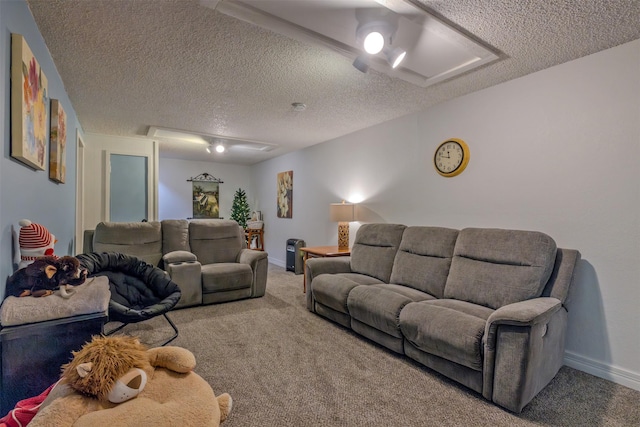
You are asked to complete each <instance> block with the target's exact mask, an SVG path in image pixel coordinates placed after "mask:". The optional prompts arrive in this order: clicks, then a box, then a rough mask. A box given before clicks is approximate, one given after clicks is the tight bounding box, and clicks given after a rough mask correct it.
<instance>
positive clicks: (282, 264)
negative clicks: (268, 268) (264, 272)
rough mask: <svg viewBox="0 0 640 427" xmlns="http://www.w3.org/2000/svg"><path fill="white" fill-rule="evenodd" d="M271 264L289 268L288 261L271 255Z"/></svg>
mask: <svg viewBox="0 0 640 427" xmlns="http://www.w3.org/2000/svg"><path fill="white" fill-rule="evenodd" d="M269 264H273V265H277V266H278V267H282V268H287V263H286V262H284V261H282V260H279V259H274V258H272V257H269Z"/></svg>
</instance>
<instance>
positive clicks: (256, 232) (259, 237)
mask: <svg viewBox="0 0 640 427" xmlns="http://www.w3.org/2000/svg"><path fill="white" fill-rule="evenodd" d="M244 233H245V235H246V236H247V248H249V249H251V241H252V240H253V238H254V237H255V238H256V250H258V251H264V229H262V228H260V229H258V228H247V229H246V230H244Z"/></svg>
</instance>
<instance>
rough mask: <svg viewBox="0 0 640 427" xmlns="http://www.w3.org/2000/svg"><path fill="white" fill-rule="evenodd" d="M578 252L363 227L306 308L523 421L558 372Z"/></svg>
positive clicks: (536, 235)
mask: <svg viewBox="0 0 640 427" xmlns="http://www.w3.org/2000/svg"><path fill="white" fill-rule="evenodd" d="M579 259H580V253H579V252H578V251H575V250H569V249H560V248H557V247H556V243H555V242H554V241H553V239H552V238H551V237H549V236H547V235H546V234H543V233H540V232H532V231H515V230H501V229H481V228H467V229H464V230H461V231H458V230H453V229H448V228H438V227H407V226H404V225H398V224H364V225H362V226H361V227H360V229H359V230H358V232H357V234H356V239H355V243H354V246H353V248H352V251H351V257H342V258H312V259H309V260H308V261H307V263H306V269H305V274H306V275H307V277H306V280H307V284H309V290H308V291H307V295H306V298H307V308H308V309H309V310H310V311H312V312H315V313H317V314H319V315H321V316H323V317H326V318H327V319H330V320H332V321H334V322H337V323H339V324H341V325H343V326H345V327H347V328H350V329H352V330H353V331H355V332H357V333H358V334H360V335H362V336H364V337H367V338H369V339H371V340H373V341H375V342H377V343H378V344H381V345H383V346H385V347H387V348H389V349H391V350H393V351H395V352H397V353H400V354H404V355H406V356H408V357H410V358H411V359H414V360H416V361H417V362H419V363H421V364H422V365H424V366H427V367H429V368H431V369H434V370H435V371H438V372H440V373H441V374H443V375H445V376H447V377H449V378H451V379H453V380H455V381H457V382H459V383H461V384H463V385H465V386H467V387H469V388H471V389H472V390H475V391H476V392H478V393H481V394H482V395H483V396H484V397H485V398H486V399H488V400H490V401H493V402H494V403H496V404H498V405H500V406H502V407H504V408H506V409H509V410H510V411H513V412H516V413H519V412H520V411H521V410H522V408H523V407H524V406H525V405H526V404H527V403H529V402H530V401H531V399H533V398H534V397H535V395H536V394H537V393H538V392H539V391H540V390H542V388H544V387H545V386H546V385H547V384H548V383H549V382H550V381H551V380H552V379H553V377H554V376H555V375H556V374H557V372H558V370H559V369H560V367H561V366H562V364H563V356H564V345H565V331H566V326H567V310H566V307H565V305H564V303H565V300H566V298H567V292H568V290H569V287H570V285H571V282H572V280H573V276H574V270H575V267H576V264H577V263H578V261H579Z"/></svg>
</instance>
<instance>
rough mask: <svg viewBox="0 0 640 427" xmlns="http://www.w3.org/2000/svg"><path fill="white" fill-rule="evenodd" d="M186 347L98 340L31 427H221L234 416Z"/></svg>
mask: <svg viewBox="0 0 640 427" xmlns="http://www.w3.org/2000/svg"><path fill="white" fill-rule="evenodd" d="M195 364H196V363H195V357H194V356H193V353H191V352H190V351H189V350H187V349H184V348H180V347H171V346H167V347H159V348H152V349H147V348H146V347H145V346H144V345H142V344H140V342H139V341H138V340H137V338H134V337H128V336H121V335H119V336H110V337H93V339H92V341H91V342H89V343H87V344H85V345H84V346H83V347H82V349H81V350H80V351H77V352H73V360H71V362H69V363H67V364H66V365H63V366H62V375H61V379H60V381H59V382H58V383H57V384H56V386H55V387H54V388H53V390H52V391H51V393H50V394H49V396H47V398H46V399H45V401H44V402H43V403H42V406H41V407H40V410H39V411H38V413H37V414H36V416H35V417H34V418H33V420H32V421H31V422H30V423H29V426H30V427H49V426H56V427H66V426H69V427H72V426H73V427H84V426H86V427H114V426H119V427H120V426H132V427H133V426H135V427H143V426H154V427H155V426H158V427H162V426H176V425H180V426H198V427H205V426H206V427H209V426H210V427H217V426H219V425H220V423H221V422H223V421H224V420H225V419H226V418H227V416H228V415H229V412H230V411H231V406H232V399H231V396H229V395H228V394H227V393H224V394H222V395H220V396H218V397H216V396H215V394H214V393H213V390H212V389H211V386H209V384H208V383H207V382H206V381H205V380H204V379H203V378H202V377H200V376H199V375H197V374H196V373H194V372H193V368H194V367H195Z"/></svg>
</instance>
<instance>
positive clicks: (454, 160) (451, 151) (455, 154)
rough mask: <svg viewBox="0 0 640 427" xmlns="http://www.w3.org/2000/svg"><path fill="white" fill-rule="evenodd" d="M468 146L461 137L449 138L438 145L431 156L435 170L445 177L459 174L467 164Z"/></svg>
mask: <svg viewBox="0 0 640 427" xmlns="http://www.w3.org/2000/svg"><path fill="white" fill-rule="evenodd" d="M469 157H470V153H469V146H468V145H467V144H466V143H465V142H464V141H463V140H461V139H457V138H451V139H447V140H446V141H444V142H443V143H442V144H440V145H438V148H437V149H436V153H435V155H434V156H433V165H434V166H435V168H436V171H437V172H438V173H439V174H440V175H442V176H444V177H447V178H451V177H452V176H456V175H460V174H461V173H462V171H463V170H464V169H465V168H466V167H467V165H468V164H469Z"/></svg>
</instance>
